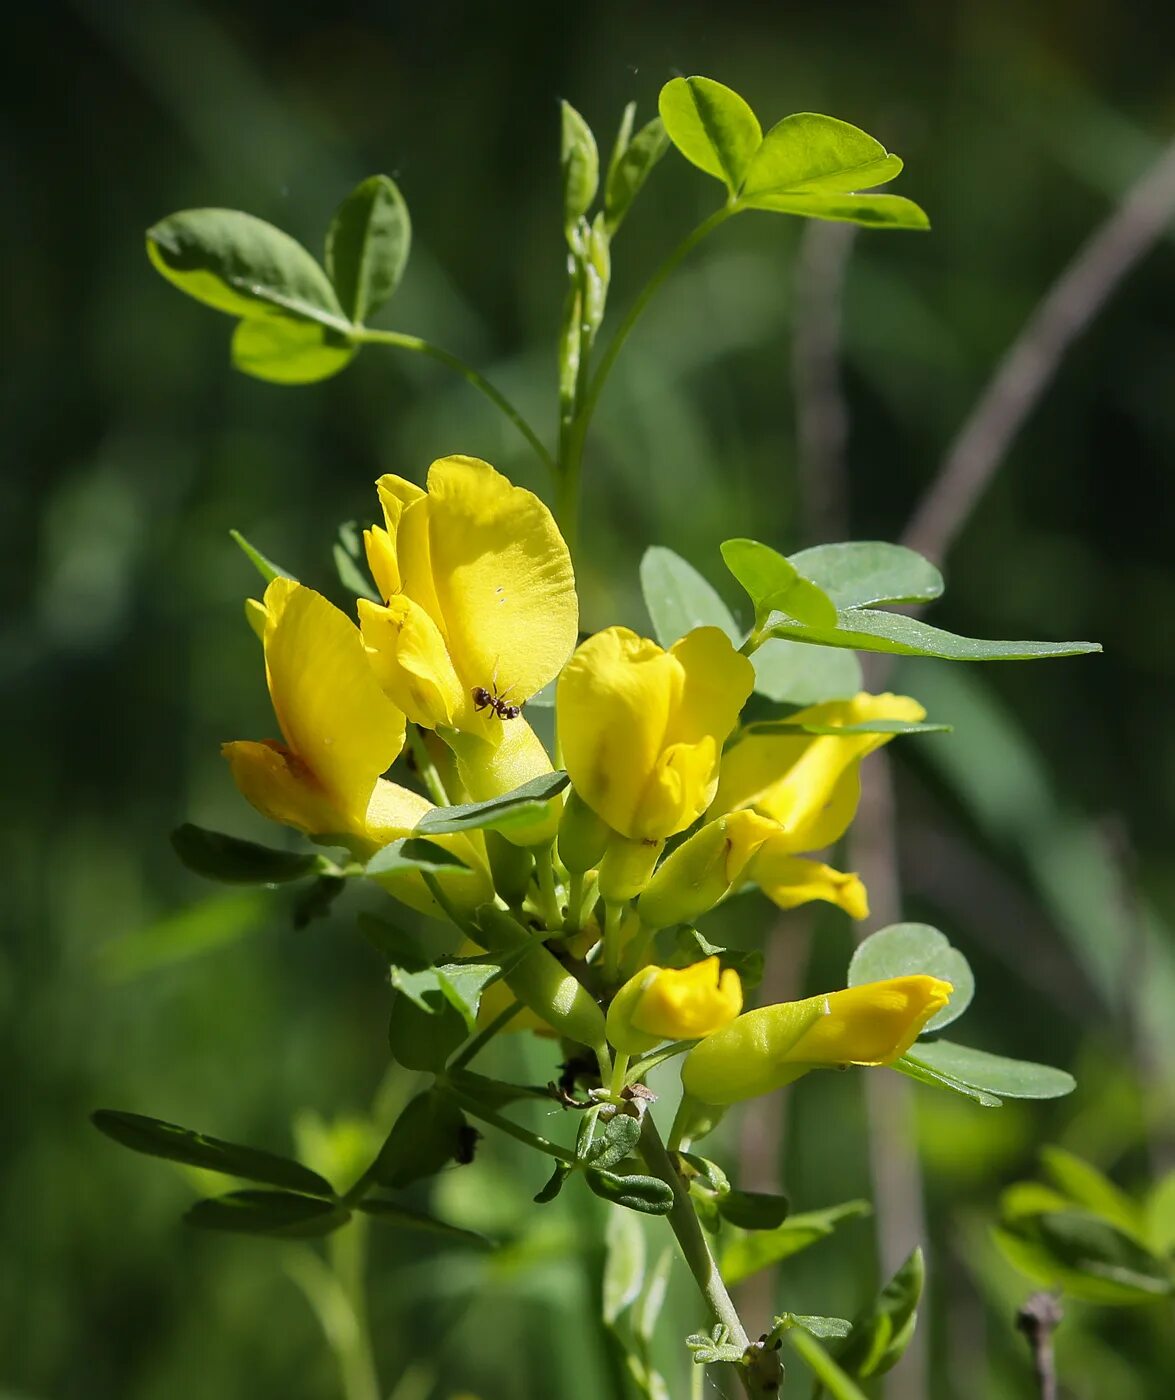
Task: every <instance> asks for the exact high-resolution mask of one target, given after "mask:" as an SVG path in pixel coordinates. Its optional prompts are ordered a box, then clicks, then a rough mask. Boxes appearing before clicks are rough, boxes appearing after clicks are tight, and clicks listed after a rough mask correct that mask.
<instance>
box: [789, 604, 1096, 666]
mask: <svg viewBox="0 0 1175 1400" xmlns="http://www.w3.org/2000/svg"><path fill="white" fill-rule="evenodd" d="M770 621H771V627H770V630H769V634H768V635H770V636H772V637H785V638H789V639H790V640H792V641H797V642H817V643H819V644H820V645H821V646H828V647H851V648H852V649H853V650H855V651H879V652H885V653H887V654H888V655H891V656H937V657H939V658H940V659H941V660H943V661H1033V660H1036V659H1037V658H1040V657H1048V656H1082V655H1085V654H1086V653H1088V652H1094V651H1101V646H1100V645H1099V644H1098V643H1097V642H1002V641H988V640H986V639H982V638H978V637H959V636H956V635H955V633H953V632H944V631H943V630H942V629H941V628H938V627H931V626H930V625H929V624H928V623H925V622H920V621H919V620H918V619H917V618H915V617H905V616H904V615H902V614H901V613H887V612H873V611H872V610H871V609H868V608H845V609H844V610H843V611H841V612H840V613H839V614H838V616H837V625H836V627H810V626H805V625H804V624H802V623H800V622H793V621H789V620H788V619H787V618H779V619H774V618H773V619H771V620H770Z"/></svg>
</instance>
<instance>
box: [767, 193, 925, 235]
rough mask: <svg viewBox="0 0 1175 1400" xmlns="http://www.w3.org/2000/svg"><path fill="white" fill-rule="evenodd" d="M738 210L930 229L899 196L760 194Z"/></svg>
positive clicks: (922, 212) (871, 225)
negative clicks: (758, 210)
mask: <svg viewBox="0 0 1175 1400" xmlns="http://www.w3.org/2000/svg"><path fill="white" fill-rule="evenodd" d="M740 207H742V208H744V209H765V210H767V211H768V212H770V213H773V214H795V215H796V216H797V217H799V218H801V219H827V220H829V221H830V222H832V223H840V224H863V225H864V226H865V227H866V228H907V229H927V228H929V227H930V220H929V219H928V218H927V217H926V211H925V210H924V209H921V208H919V206H918V205H917V204H915V203H914V201H913V200H912V199H905V198H903V197H902V196H901V195H898V194H761V195H758V196H757V197H756V198H754V199H748V200H746V201H745V202H742V203H740Z"/></svg>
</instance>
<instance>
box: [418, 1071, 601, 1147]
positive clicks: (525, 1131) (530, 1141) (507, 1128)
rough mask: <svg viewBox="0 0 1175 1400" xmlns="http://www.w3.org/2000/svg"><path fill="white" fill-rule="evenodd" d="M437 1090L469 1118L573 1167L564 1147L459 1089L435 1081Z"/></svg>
mask: <svg viewBox="0 0 1175 1400" xmlns="http://www.w3.org/2000/svg"><path fill="white" fill-rule="evenodd" d="M437 1088H438V1089H439V1090H440V1091H441V1092H442V1093H444V1094H447V1095H448V1096H449V1098H451V1099H452V1100H453V1102H454V1103H455V1104H456V1105H457V1106H458V1108H460V1109H462V1110H463V1111H464V1112H465V1113H468V1114H469V1115H470V1117H471V1118H480V1119H481V1121H482V1122H483V1123H488V1124H489V1125H490V1126H491V1127H492V1128H498V1129H500V1130H501V1131H502V1132H503V1133H507V1134H509V1136H510V1137H512V1138H516V1139H517V1140H518V1141H519V1142H523V1143H525V1144H526V1145H527V1147H533V1148H534V1149H535V1150H536V1151H537V1152H545V1153H546V1154H547V1156H548V1157H557V1158H558V1159H559V1161H560V1162H566V1163H568V1164H569V1165H574V1162H575V1154H574V1153H573V1152H568V1150H567V1149H566V1148H565V1147H560V1146H559V1144H558V1143H557V1142H551V1141H550V1140H549V1139H548V1138H545V1137H540V1136H539V1135H538V1134H537V1133H532V1132H531V1131H530V1129H529V1128H524V1127H523V1126H522V1125H521V1124H520V1123H513V1122H511V1120H510V1119H509V1118H505V1117H503V1116H502V1114H500V1113H495V1112H494V1110H493V1109H492V1108H485V1107H484V1106H483V1105H482V1104H479V1103H478V1102H477V1100H476V1099H471V1098H469V1097H468V1096H467V1095H465V1094H463V1093H461V1091H460V1090H459V1089H454V1088H453V1086H452V1085H451V1084H446V1083H444V1082H442V1081H441V1080H439V1079H438V1080H437Z"/></svg>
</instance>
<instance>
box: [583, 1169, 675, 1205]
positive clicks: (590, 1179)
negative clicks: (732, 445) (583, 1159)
mask: <svg viewBox="0 0 1175 1400" xmlns="http://www.w3.org/2000/svg"><path fill="white" fill-rule="evenodd" d="M584 1175H585V1176H586V1178H587V1184H588V1185H589V1186H590V1187H591V1189H592V1190H593V1191H594V1192H595V1194H596V1195H597V1196H599V1197H601V1198H602V1199H603V1200H605V1201H610V1202H611V1203H612V1204H613V1205H614V1206H624V1208H625V1209H626V1210H635V1211H639V1212H640V1213H641V1214H642V1215H668V1214H669V1212H670V1211H671V1210H672V1209H673V1187H672V1186H670V1185H669V1183H668V1182H667V1181H662V1180H661V1178H660V1177H658V1176H641V1175H633V1176H618V1175H617V1174H616V1173H615V1172H607V1171H600V1170H599V1169H598V1168H596V1167H589V1168H588V1169H587V1171H586V1172H585V1173H584Z"/></svg>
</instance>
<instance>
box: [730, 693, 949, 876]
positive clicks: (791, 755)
mask: <svg viewBox="0 0 1175 1400" xmlns="http://www.w3.org/2000/svg"><path fill="white" fill-rule="evenodd" d="M925 717H926V711H925V710H924V709H923V708H922V706H921V705H919V703H918V702H917V701H916V700H912V699H910V698H909V696H906V695H888V694H886V695H869V694H867V693H865V692H864V691H862V692H861V693H860V694H859V695H856V696H854V698H853V699H851V700H829V701H826V702H825V703H823V704H820V705H810V706H809V707H808V708H807V709H804V710H799V711H798V712H797V713H796V714H794V715H792V716H791V720H792V722H807V723H811V724H818V725H822V726H828V727H831V728H837V729H840V728H844V727H845V726H848V725H854V724H865V723H870V722H876V721H878V720H911V721H915V722H916V721H918V720H921V719H925ZM892 738H893V735H892V734H845V735H838V734H822V735H815V734H781V733H774V734H773V733H755V732H753V731H752V732H751V733H748V734H746V735H744V736H743V737H742V738H740V739H739V741H738V742H737V743H736V744H733V745H732V746H731V747H730V748H729V749H728V750H727V752H726V753H725V754H724V755H723V759H722V780H721V782H720V783H719V785H718V793H717V796H716V797H715V799H714V805H713V807H712V808H711V810H710V815H711V816H712V817H716V816H720V815H721V814H722V813H724V812H730V811H733V810H735V809H736V808H739V807H751V808H753V809H754V810H755V811H756V812H759V813H761V814H762V815H763V816H765V817H770V818H772V820H773V821H775V822H776V823H777V824H778V825H779V827H780V828H781V829H782V830H783V831H784V832H785V833H786V835H787V837H788V838H789V842H790V849H791V850H792V851H819V850H822V849H823V848H824V847H825V846H831V845H832V844H833V842H834V841H839V840H840V838H841V837H842V836H843V835H844V833H845V831H846V830H847V829H848V826H849V823H850V822H851V821H852V819H853V816H854V814H855V812H856V810H857V803H858V801H859V799H860V796H861V787H860V767H861V760H862V759H863V758H864V757H865V756H866V755H867V754H870V753H872V752H873V751H874V749H878V748H880V747H881V746H882V744H886V743H888V742H889V740H890V739H892Z"/></svg>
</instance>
